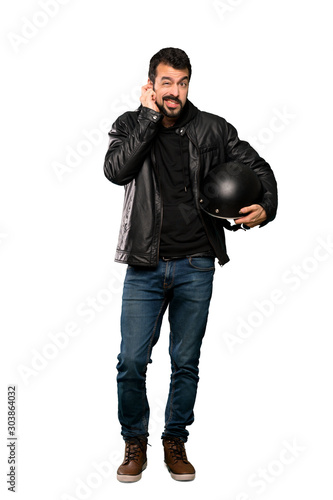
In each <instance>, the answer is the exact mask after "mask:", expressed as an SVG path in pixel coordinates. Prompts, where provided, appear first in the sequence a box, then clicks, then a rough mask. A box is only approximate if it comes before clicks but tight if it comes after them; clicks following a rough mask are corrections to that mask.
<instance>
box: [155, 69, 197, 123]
mask: <svg viewBox="0 0 333 500" xmlns="http://www.w3.org/2000/svg"><path fill="white" fill-rule="evenodd" d="M188 87H189V71H188V69H187V68H186V69H175V68H172V67H171V66H168V65H166V64H164V63H160V64H159V65H158V66H157V68H156V78H155V85H154V86H153V89H154V92H155V93H156V105H157V107H158V108H159V110H160V111H161V113H163V114H164V115H165V116H167V117H168V118H175V119H177V118H178V116H179V115H180V113H181V111H182V109H183V107H184V106H185V103H186V99H187V94H188Z"/></svg>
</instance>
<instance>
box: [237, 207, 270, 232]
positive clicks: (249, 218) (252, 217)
mask: <svg viewBox="0 0 333 500" xmlns="http://www.w3.org/2000/svg"><path fill="white" fill-rule="evenodd" d="M239 213H240V214H245V215H244V217H240V218H239V219H236V220H235V222H236V224H245V225H246V226H248V227H255V226H258V225H259V224H262V223H263V222H264V221H265V220H266V219H267V214H266V211H265V209H264V208H262V206H261V205H250V206H249V207H244V208H241V209H240V211H239Z"/></svg>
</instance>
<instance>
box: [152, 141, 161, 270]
mask: <svg viewBox="0 0 333 500" xmlns="http://www.w3.org/2000/svg"><path fill="white" fill-rule="evenodd" d="M151 159H152V162H153V167H154V170H155V174H156V179H157V184H158V188H159V191H160V203H161V217H160V229H159V234H158V241H157V253H156V265H158V260H159V255H160V241H161V234H162V223H163V199H162V191H161V183H160V177H159V173H158V169H157V166H156V158H155V150H154V146H153V147H152V150H151Z"/></svg>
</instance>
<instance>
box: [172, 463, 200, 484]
mask: <svg viewBox="0 0 333 500" xmlns="http://www.w3.org/2000/svg"><path fill="white" fill-rule="evenodd" d="M165 466H166V468H167V469H168V471H169V472H170V476H171V477H172V479H175V481H193V479H195V473H194V474H175V473H174V472H172V470H171V469H170V468H169V467H168V465H167V464H165Z"/></svg>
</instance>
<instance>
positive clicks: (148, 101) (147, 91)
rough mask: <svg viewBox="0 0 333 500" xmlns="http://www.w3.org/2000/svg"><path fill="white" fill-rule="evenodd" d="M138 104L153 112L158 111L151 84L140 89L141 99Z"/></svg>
mask: <svg viewBox="0 0 333 500" xmlns="http://www.w3.org/2000/svg"><path fill="white" fill-rule="evenodd" d="M140 102H141V104H142V106H144V107H146V108H150V109H152V110H154V111H158V112H159V111H160V110H159V109H158V107H157V106H156V94H155V92H154V91H153V86H152V84H151V83H147V85H144V86H143V87H141V97H140Z"/></svg>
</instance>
